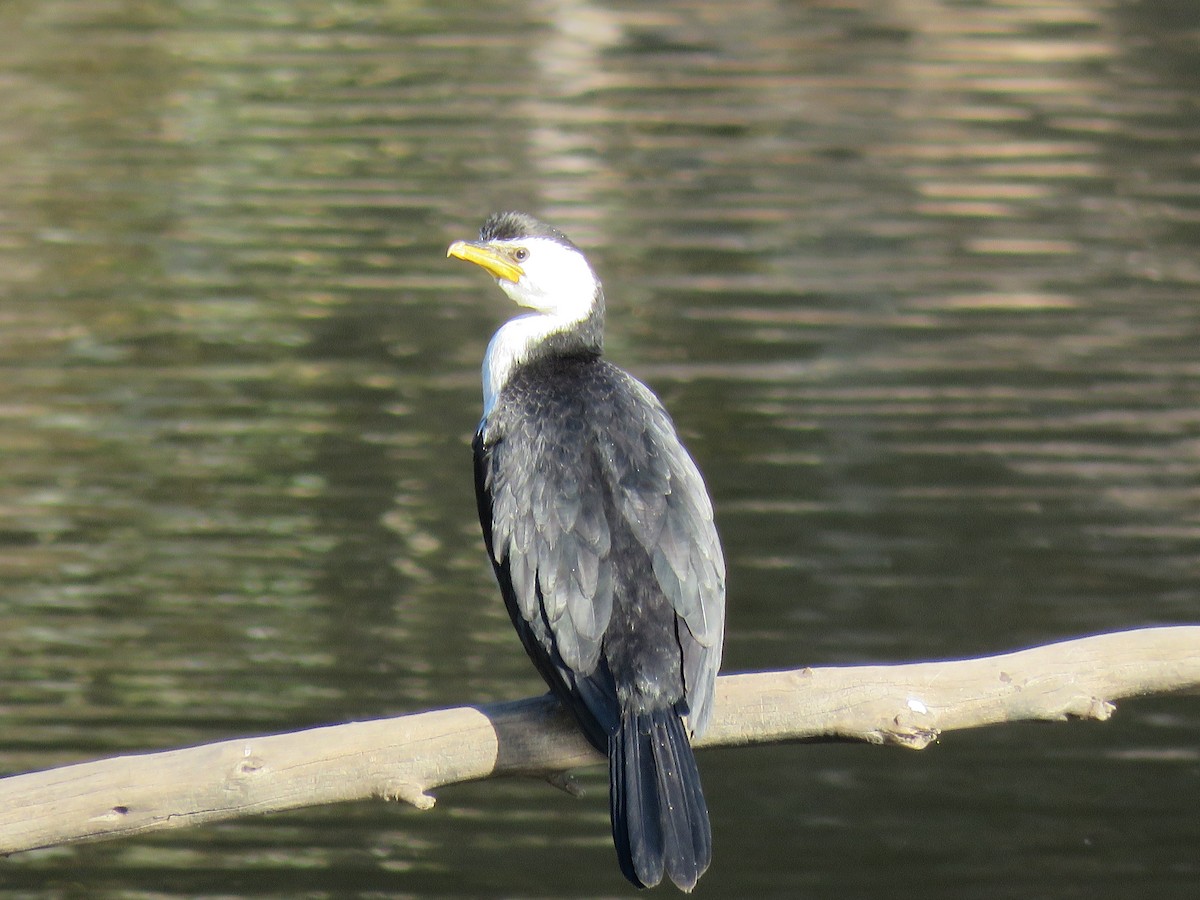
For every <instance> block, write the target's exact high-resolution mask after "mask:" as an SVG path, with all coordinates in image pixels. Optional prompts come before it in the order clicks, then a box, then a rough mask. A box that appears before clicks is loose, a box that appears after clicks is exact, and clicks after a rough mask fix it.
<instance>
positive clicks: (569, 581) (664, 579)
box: [476, 363, 725, 732]
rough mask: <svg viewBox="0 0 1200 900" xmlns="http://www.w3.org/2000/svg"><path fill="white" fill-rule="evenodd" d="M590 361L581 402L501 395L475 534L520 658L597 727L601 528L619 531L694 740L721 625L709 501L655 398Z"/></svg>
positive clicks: (721, 574)
mask: <svg viewBox="0 0 1200 900" xmlns="http://www.w3.org/2000/svg"><path fill="white" fill-rule="evenodd" d="M598 365H599V366H601V367H602V368H600V369H599V370H598V372H599V376H600V377H597V378H593V379H591V380H590V381H589V382H588V384H589V385H590V387H589V390H590V391H591V392H592V393H591V394H590V395H589V394H588V393H587V392H586V391H585V392H583V394H582V395H581V394H580V393H579V392H578V391H568V390H562V391H558V392H554V391H552V390H551V391H542V392H540V393H538V395H537V397H536V404H535V403H533V401H532V400H531V399H530V397H529V396H525V395H522V394H521V393H520V392H512V393H507V392H502V394H501V397H500V399H499V401H498V403H497V406H496V407H495V408H494V409H493V411H492V413H491V414H490V415H489V417H488V419H487V420H485V422H484V423H482V425H481V428H480V432H479V434H478V435H477V437H476V455H477V459H476V464H477V466H478V467H479V468H478V469H477V474H476V478H477V487H478V488H479V490H480V516H481V519H486V520H488V521H485V522H484V532H485V535H486V536H488V540H489V550H490V552H491V554H492V559H493V561H494V562H495V564H496V566H497V570H498V572H499V571H500V570H501V569H502V568H506V570H507V574H508V579H509V581H510V583H511V593H512V595H513V596H512V597H506V600H507V602H509V604H510V609H515V611H516V612H515V613H514V620H516V618H517V617H518V616H519V618H520V619H521V620H523V622H524V625H525V629H526V630H525V631H522V627H521V626H520V625H518V631H522V637H523V639H524V640H526V646H527V649H529V650H530V653H531V654H532V655H534V656H535V658H537V655H538V653H540V654H541V659H540V661H539V663H538V664H539V668H540V669H542V671H543V674H546V675H547V678H548V679H551V683H552V684H555V681H554V680H553V679H555V678H556V679H558V683H559V684H560V685H562V686H564V687H565V688H566V689H567V691H568V693H570V694H571V695H572V696H574V697H576V698H577V702H582V703H583V705H584V706H585V707H587V708H588V709H589V710H590V711H591V712H592V714H593V715H595V716H596V718H597V719H598V720H599V721H601V722H604V721H607V719H606V718H605V717H611V713H612V707H613V704H614V703H615V696H613V694H612V691H613V690H614V689H613V688H612V687H611V684H612V675H611V673H609V672H608V671H607V664H606V663H605V662H604V658H603V643H604V635H605V631H606V629H607V628H608V626H609V623H610V621H611V618H612V612H613V605H614V583H615V582H616V581H617V579H616V578H615V577H614V572H613V568H612V566H613V559H612V557H611V550H612V546H613V543H614V538H613V532H614V529H620V530H622V531H623V532H625V533H627V534H629V535H631V536H632V537H633V539H634V540H636V542H637V545H640V546H641V547H642V548H643V549H644V550H645V551H646V554H647V557H648V559H649V561H650V564H651V567H652V570H653V577H654V580H655V582H657V585H658V588H659V590H661V592H662V595H663V596H664V597H665V598H667V599H668V600H669V602H670V604H671V607H672V608H673V609H674V611H675V614H676V617H677V619H676V626H675V629H674V630H675V632H676V643H677V644H678V652H679V653H680V667H679V669H678V670H677V671H680V672H681V673H682V677H683V690H684V697H683V701H684V705H685V706H686V709H687V712H688V725H689V728H690V729H691V730H693V731H695V732H699V731H700V730H702V729H703V727H704V725H705V724H706V723H707V721H708V718H709V714H710V711H711V706H712V685H713V680H714V678H715V676H716V672H717V669H718V667H719V665H720V657H721V640H722V632H723V628H724V605H725V565H724V559H723V556H722V554H721V546H720V542H719V540H718V537H717V532H716V528H715V526H714V524H713V512H712V504H711V502H710V501H709V498H708V493H707V490H706V488H705V486H704V482H703V479H702V478H701V476H700V473H699V470H698V469H697V468H696V465H695V463H694V462H693V461H692V459H691V457H690V456H689V455H688V453H687V451H686V450H685V449H684V447H683V446H682V444H681V443H680V442H679V439H678V437H677V436H676V433H675V428H674V426H673V424H672V423H671V419H670V417H669V416H668V415H667V413H666V411H665V409H663V407H662V405H661V404H660V403H659V401H658V399H657V398H656V397H655V396H654V395H653V394H652V393H651V392H650V390H649V389H648V388H646V387H645V386H644V385H642V384H641V383H640V382H638V381H637V380H635V379H633V378H632V377H630V376H628V375H626V374H625V373H624V372H621V371H620V370H619V369H616V368H615V367H612V366H608V365H607V364H604V363H600V364H598ZM522 404H524V405H522ZM506 426H508V427H507V428H506ZM501 582H502V584H503V582H504V579H503V577H502V578H501ZM530 641H532V642H533V643H534V644H535V645H536V646H530ZM547 665H548V666H549V669H548V668H547ZM548 672H551V673H552V674H553V678H551V674H548ZM606 684H607V685H609V687H605V686H604V685H606Z"/></svg>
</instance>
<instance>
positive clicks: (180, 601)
mask: <svg viewBox="0 0 1200 900" xmlns="http://www.w3.org/2000/svg"><path fill="white" fill-rule="evenodd" d="M1193 17H1194V15H1193V12H1192V9H1191V6H1190V4H1189V3H1184V2H1177V3H1170V2H1144V3H1137V4H1128V5H1125V6H1121V7H1114V6H1112V5H1111V4H1102V3H1093V2H1075V3H1062V4H1058V5H1049V6H1038V5H1036V4H1035V5H1031V4H1027V3H1021V2H1011V3H1009V2H1002V0H994V2H981V3H976V4H967V5H964V4H956V3H944V2H939V0H918V2H916V3H906V4H874V3H868V2H865V0H864V2H855V0H851V2H845V0H839V2H828V3H826V2H816V3H806V4H798V3H787V2H770V0H762V2H758V0H754V2H751V3H749V4H736V5H734V4H723V3H718V2H715V0H681V2H668V3H663V4H655V5H654V6H653V7H651V6H649V5H645V6H643V5H637V4H633V3H594V2H585V0H547V2H545V3H540V4H518V3H505V4H497V5H496V6H495V7H494V8H491V9H489V10H488V11H487V12H486V13H481V12H480V10H479V9H478V7H477V6H476V5H473V4H449V5H445V4H420V3H404V2H368V0H358V2H354V0H351V2H340V3H328V2H321V3H316V2H311V3H310V2H302V3H290V2H282V0H279V2H271V0H262V2H251V3H242V4H228V3H220V2H186V3H179V4H152V3H143V2H133V0H128V2H115V3H105V2H99V0H74V2H68V0H49V2H37V3H34V2H30V0H10V2H7V3H5V4H4V5H3V6H0V373H2V374H0V574H2V576H3V579H4V584H5V590H4V591H3V594H2V595H0V622H2V623H3V629H2V630H0V722H2V723H3V724H2V725H0V767H2V768H3V770H4V771H5V772H19V771H24V770H29V769H34V768H41V767H45V766H48V765H53V764H57V763H65V762H70V761H76V760H80V759H87V758H93V757H97V756H102V755H105V754H112V753H117V752H124V751H136V750H148V749H157V748H167V747H173V746H178V745H181V744H187V743H195V742H203V741H208V740H217V739H222V738H227V737H230V736H235V735H239V734H255V733H261V732H269V731H277V730H283V729H288V728H298V727H303V726H308V725H314V724H322V723H328V722H337V721H345V720H350V719H357V718H367V717H373V716H382V715H387V714H391V713H396V712H401V711H411V710H419V709H424V708H428V707H431V706H437V705H444V704H455V703H461V702H476V701H486V700H493V699H502V698H512V697H518V696H524V695H528V694H530V693H533V692H538V691H540V690H541V685H540V682H539V680H538V679H537V677H536V676H535V675H534V673H533V671H532V668H531V667H530V665H529V664H528V662H527V661H526V660H525V658H524V654H523V653H522V652H521V651H520V649H519V646H518V644H517V641H516V639H515V637H514V636H513V635H512V634H511V629H510V626H509V624H508V621H507V617H506V615H505V613H504V611H503V609H502V606H501V603H500V601H499V598H498V595H497V592H496V590H495V587H494V585H493V583H492V576H491V573H490V571H489V570H488V568H487V564H486V561H485V559H484V556H483V551H482V546H481V540H480V538H479V535H478V525H477V523H476V521H475V514H474V498H473V495H472V488H471V484H470V474H469V468H470V463H469V446H468V440H469V436H470V433H471V431H472V429H473V427H474V425H475V422H476V420H477V418H478V415H479V403H480V400H479V387H478V382H477V372H478V364H479V360H480V357H481V355H482V352H483V348H484V346H485V344H486V341H487V339H488V337H489V335H490V333H491V331H492V330H493V329H494V328H495V327H496V325H497V324H498V323H499V322H500V321H501V319H502V318H503V317H504V316H505V315H507V314H508V313H509V310H508V309H506V308H505V306H504V302H503V298H502V297H500V295H499V294H498V293H497V292H495V291H494V290H490V289H489V286H488V285H487V284H486V283H482V282H481V281H480V280H479V279H478V278H475V277H471V276H472V273H469V272H466V271H464V270H462V269H460V268H459V267H455V266H450V265H448V264H446V262H445V260H444V252H445V247H446V245H447V244H448V243H449V242H450V240H452V239H454V238H458V237H464V236H469V235H470V233H471V232H472V231H473V230H474V229H475V228H476V227H477V226H478V222H479V221H480V220H481V219H482V217H483V215H484V214H486V212H488V211H490V210H492V209H494V208H507V207H516V208H526V209H529V210H531V211H534V212H537V213H539V214H541V215H543V216H544V217H545V218H548V219H550V220H552V221H554V222H556V223H557V224H559V225H560V226H561V227H563V228H564V229H565V230H566V231H568V233H570V234H571V235H572V236H573V237H574V238H575V239H576V240H577V241H578V242H579V243H580V244H582V245H584V246H585V247H587V248H588V250H589V252H590V253H591V256H592V258H593V260H594V262H595V263H596V265H597V268H598V269H599V270H600V272H601V274H602V277H604V279H605V282H606V286H607V289H608V294H609V298H610V302H609V306H610V337H609V349H610V353H611V355H612V356H613V357H614V358H615V359H617V361H619V362H620V363H621V364H623V365H625V366H627V367H628V368H630V369H631V370H633V371H634V372H635V373H637V374H638V375H640V376H641V377H643V378H645V379H646V380H648V381H649V382H650V383H651V384H652V385H653V386H654V387H655V389H656V390H658V391H659V392H660V394H661V395H662V396H663V398H664V400H665V401H666V402H667V404H668V406H669V407H670V408H671V409H672V411H673V413H674V414H675V417H676V419H677V422H678V423H679V425H680V427H681V429H682V430H683V432H684V433H685V435H686V438H687V440H688V443H689V446H690V447H691V448H692V449H693V451H694V452H695V454H696V456H697V457H698V459H699V460H700V462H701V464H702V467H703V468H704V469H705V471H706V473H707V475H708V480H709V482H710V485H711V487H712V489H713V492H714V495H715V497H716V500H717V503H718V514H719V524H720V525H721V528H722V531H723V535H724V539H725V542H726V545H727V555H728V557H729V563H730V584H731V594H730V617H729V629H728V644H727V651H726V659H727V668H728V669H729V670H736V669H749V668H766V667H773V666H793V665H800V664H822V663H853V662H875V661H887V660H908V659H919V658H935V657H946V656H957V655H965V654H971V653H980V652H987V651H993V650H1001V649H1009V648H1013V647H1016V646H1019V645H1023V644H1027V643H1033V642H1040V641H1047V640H1051V639H1055V638H1059V637H1064V636H1070V635H1077V634H1084V633H1091V632H1097V631H1103V630H1107V629H1116V628H1122V627H1132V626H1138V625H1145V624H1154V623H1171V622H1195V621H1197V620H1198V619H1200V601H1198V593H1197V581H1198V576H1200V487H1198V485H1200V362H1198V360H1200V356H1198V353H1197V347H1200V312H1198V309H1197V305H1196V298H1197V285H1198V284H1200V265H1198V263H1197V259H1198V258H1197V254H1196V250H1195V248H1196V246H1197V240H1198V238H1200V232H1198V231H1197V227H1196V223H1197V221H1200V215H1198V213H1200V200H1198V198H1200V191H1198V189H1197V186H1198V184H1200V171H1198V166H1197V157H1196V154H1195V147H1196V146H1197V138H1198V137H1200V124H1198V123H1200V119H1198V118H1197V116H1196V101H1195V97H1197V96H1200V67H1198V66H1197V63H1196V56H1195V53H1194V49H1195V47H1194V38H1195V29H1194V27H1193V26H1192V24H1191V19H1192V18H1193ZM1198 735H1200V714H1198V713H1197V710H1196V708H1195V704H1194V703H1193V702H1191V701H1189V700H1188V699H1186V698H1181V699H1162V700H1156V701H1153V702H1150V701H1146V702H1140V703H1130V704H1128V705H1126V706H1123V707H1122V709H1121V711H1120V715H1119V716H1118V718H1117V719H1116V720H1115V721H1113V722H1111V723H1108V724H1105V725H1102V726H1100V725H1096V726H1079V725H1076V726H1071V727H1067V726H1064V727H1061V728H1032V727H1025V726H1020V727H1011V728H1005V729H991V730H987V731H983V732H979V733H975V734H964V735H953V736H949V737H948V738H947V739H946V740H945V742H944V745H942V746H939V747H936V748H934V749H932V750H930V751H928V752H926V753H924V754H920V755H914V754H903V753H898V752H896V751H885V750H880V749H873V748H866V747H841V746H839V747H824V746H815V747H780V748H769V749H760V750H753V751H747V750H739V751H720V752H712V753H709V754H705V755H702V757H701V760H700V763H701V765H702V767H703V768H704V774H705V782H706V790H707V793H708V795H709V798H710V802H711V805H712V810H713V825H714V832H715V840H716V859H715V862H714V866H713V869H712V871H711V872H710V873H709V874H708V875H706V877H705V880H704V882H703V885H702V888H701V890H703V891H704V892H705V893H707V894H708V895H710V896H714V897H716V896H730V897H742V896H746V895H748V894H750V893H751V892H753V893H755V894H757V895H761V896H797V895H801V894H803V895H808V896H829V895H833V894H835V893H836V894H838V895H841V896H865V895H872V896H881V895H882V896H888V895H890V894H891V893H892V892H893V891H894V890H895V889H896V885H897V884H904V885H919V886H920V887H919V889H920V893H921V894H922V895H924V896H927V897H946V898H963V897H981V898H982V897H987V898H994V897H1018V896H1019V897H1029V896H1037V897H1056V898H1057V897H1061V898H1068V897H1077V896H1089V897H1128V896H1132V895H1136V896H1153V897H1175V896H1178V897H1190V896H1191V895H1192V894H1193V892H1194V884H1195V882H1196V879H1197V877H1198V876H1200V871H1198V868H1200V867H1198V865H1197V863H1196V861H1195V860H1196V848H1197V846H1198V845H1200V824H1198V820H1197V819H1196V816H1195V812H1194V810H1195V801H1196V797H1197V796H1198V792H1200V756H1198V754H1197V750H1196V747H1197V737H1198ZM581 780H582V782H583V783H584V785H585V786H586V787H587V788H588V789H589V795H588V798H587V799H585V800H584V801H582V802H580V801H577V800H575V799H572V798H570V797H567V796H565V795H560V794H559V793H558V792H555V791H552V790H551V789H549V788H547V787H546V786H544V785H542V784H539V783H530V782H525V781H515V780H514V781H510V782H501V783H487V784H481V785H471V786H463V787H460V788H456V789H453V790H447V791H444V792H443V794H442V795H441V798H440V799H441V802H440V804H439V806H438V807H437V809H436V810H435V811H433V812H431V813H426V814H418V813H415V812H413V811H411V810H407V809H403V808H399V807H397V806H390V805H385V804H382V803H364V804H355V805H351V806H347V807H345V808H334V809H321V810H313V811H306V812H302V813H297V814H292V815H287V816H279V817H271V818H268V819H262V820H253V819H251V820H245V821H241V822H235V823H230V824H227V825H223V826H218V827H212V828H205V829H195V830H189V831H181V832H178V833H173V834H170V835H165V836H162V837H156V838H153V839H148V840H145V841H124V842H117V843H111V844H100V845H95V846H85V847H78V848H66V849H57V850H53V851H45V852H42V853H37V854H25V855H19V856H16V857H12V858H10V859H8V860H5V861H2V863H0V887H2V888H4V889H5V890H6V891H7V892H8V893H9V894H11V895H12V896H31V897H33V896H37V897H42V896H63V897H69V896H113V897H116V896H121V897H143V896H145V897H149V896H189V897H191V896H204V895H212V896H216V895H220V896H268V895H271V896H314V897H316V896H357V895H362V896H367V895H370V896H388V897H404V896H444V897H472V896H483V895H494V896H547V897H549V896H578V897H585V896H586V897H591V896H614V895H621V894H623V893H624V892H625V890H626V888H625V887H624V882H623V881H622V880H621V878H620V876H619V874H618V872H617V871H616V867H615V864H614V861H613V858H612V850H611V847H610V845H609V839H608V837H607V829H608V826H607V821H606V819H607V812H606V801H605V800H604V789H603V784H602V781H601V780H600V777H599V775H598V774H597V773H583V774H582V775H581Z"/></svg>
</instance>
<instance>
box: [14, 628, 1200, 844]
mask: <svg viewBox="0 0 1200 900" xmlns="http://www.w3.org/2000/svg"><path fill="white" fill-rule="evenodd" d="M1197 689H1200V626H1176V627H1164V628H1145V629H1139V630H1135V631H1125V632H1117V633H1113V634H1102V635H1097V636H1095V637H1088V638H1080V639H1077V640H1071V641H1064V642H1062V643H1056V644H1050V645H1047V646H1042V647H1035V648H1033V649H1030V650H1022V651H1019V652H1015V653H1007V654H1004V655H1001V656H991V657H985V658H980V659H967V660H956V661H950V662H923V663H912V664H905V665H886V666H847V667H831V668H819V669H796V670H790V671H779V672H759V673H751V674H742V675H726V676H722V677H721V679H720V681H719V684H718V690H717V702H716V710H715V713H714V715H713V720H712V723H711V725H710V727H709V730H708V732H707V733H706V734H705V735H704V737H703V738H702V739H701V740H699V741H698V742H697V746H700V747H712V746H728V745H744V744H760V743H773V742H783V741H813V740H851V741H865V742H868V743H876V744H884V743H891V744H898V745H901V746H905V747H911V748H916V749H920V748H922V747H925V746H927V745H928V744H929V743H930V742H931V741H933V740H935V739H936V738H937V737H938V735H940V734H942V733H944V732H947V731H954V730H956V729H962V728H974V727H978V726H982V725H991V724H996V723H1000V722H1014V721H1022V720H1031V719H1042V720H1061V719H1066V718H1071V717H1077V718H1092V719H1107V718H1108V717H1109V715H1111V713H1112V711H1113V709H1114V707H1113V703H1112V701H1114V700H1118V699H1121V698H1124V697H1133V696H1139V695H1146V694H1159V693H1168V692H1178V691H1196V690H1197ZM600 761H601V758H600V756H599V755H598V754H597V753H596V752H595V751H594V750H592V748H591V747H590V746H588V744H587V743H586V742H585V741H584V740H583V738H582V737H581V736H580V734H579V732H578V731H577V730H576V728H575V727H574V725H573V723H572V722H571V721H570V719H569V718H568V717H567V715H566V714H565V713H563V712H562V710H561V709H560V708H559V707H558V705H557V703H556V702H555V701H553V700H552V699H550V698H548V697H540V698H534V699H528V700H520V701H516V702H511V703H498V704H492V705H488V706H479V707H458V708H454V709H443V710H436V711H433V712H425V713H417V714H414V715H407V716H400V717H397V718H392V719H380V720H376V721H370V722H356V723H351V724H345V725H335V726H328V727H324V728H313V729H309V730H306V731H300V732H294V733H290V734H279V735H271V736H263V737H248V738H239V739H237V740H229V741H221V742H219V743H215V744H206V745H203V746H199V747H190V748H187V749H183V750H170V751H166V752H160V753H147V754H144V755H137V756H122V757H117V758H114V759H105V760H98V761H95V762H86V763H80V764H77V765H70V766H64V767H62V768H57V769H51V770H48V771H44V772H34V773H30V774H25V775H15V776H11V777H8V778H5V779H0V853H5V854H8V853H14V852H18V851H22V850H31V849H34V848H38V847H49V846H55V845H58V844H64V843H69V842H73V841H81V840H100V839H108V838H116V837H122V836H126V835H134V834H145V833H148V832H152V831H159V830H163V829H167V828H183V827H187V826H190V825H197V824H200V823H203V822H217V821H221V820H226V819H232V818H236V817H239V816H246V815H251V814H254V813H266V812H277V811H280V810H286V809H296V808H299V807H304V806H316V805H321V804H326V803H334V802H338V801H343V800H356V799H362V798H367V797H373V796H374V797H385V798H389V799H399V800H404V801H406V802H408V803H411V804H412V805H414V806H416V807H418V808H421V809H426V808H429V807H431V806H432V805H433V798H432V796H431V795H430V793H429V792H430V791H431V790H433V789H435V788H437V787H440V786H443V785H447V784H454V783H458V782H463V781H471V780H477V779H482V778H489V777H493V776H498V775H508V774H517V773H528V774H540V775H551V774H553V773H559V772H563V771H565V770H568V769H573V768H577V767H580V766H587V765H592V764H595V763H599V762H600Z"/></svg>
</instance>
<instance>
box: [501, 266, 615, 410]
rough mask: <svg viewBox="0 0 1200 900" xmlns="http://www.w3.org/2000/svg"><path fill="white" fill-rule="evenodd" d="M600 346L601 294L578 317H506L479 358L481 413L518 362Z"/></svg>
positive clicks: (591, 350) (594, 351) (540, 314)
mask: <svg viewBox="0 0 1200 900" xmlns="http://www.w3.org/2000/svg"><path fill="white" fill-rule="evenodd" d="M603 349H604V298H603V294H601V293H600V291H599V289H597V293H596V302H595V303H594V304H592V306H591V307H590V308H589V310H588V312H587V313H586V314H585V315H584V316H583V317H582V318H568V317H565V316H561V315H555V314H554V313H543V312H534V313H529V314H527V315H524V316H517V317H516V318H515V319H509V321H507V322H505V323H504V324H503V325H502V326H500V328H499V330H498V331H497V332H496V333H495V334H494V335H492V340H491V342H490V343H489V344H488V348H487V353H486V355H485V356H484V358H483V415H484V417H485V418H486V417H487V416H488V414H489V413H491V411H492V408H493V407H494V406H495V405H496V401H497V400H498V399H499V397H500V392H501V391H503V390H504V386H505V385H506V384H508V382H509V380H510V379H511V378H512V376H513V373H515V372H516V371H517V370H518V369H519V368H521V366H524V365H528V364H529V363H532V362H537V361H538V360H542V359H547V358H550V357H555V356H582V355H596V356H599V355H600V353H601V351H602V350H603Z"/></svg>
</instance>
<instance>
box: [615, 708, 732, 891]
mask: <svg viewBox="0 0 1200 900" xmlns="http://www.w3.org/2000/svg"><path fill="white" fill-rule="evenodd" d="M609 791H610V797H609V801H610V809H611V812H612V827H613V843H614V844H615V845H616V848H617V858H618V860H619V861H620V864H621V871H622V872H624V873H625V877H626V878H628V879H629V880H630V881H631V882H633V883H634V884H635V885H637V886H638V887H653V886H654V885H656V884H658V883H659V882H660V881H661V880H662V876H663V874H664V872H665V873H666V875H667V877H669V878H670V879H671V881H673V882H675V884H676V885H677V886H678V887H680V888H682V889H683V890H685V891H690V890H691V889H692V888H693V887H695V886H696V881H697V880H698V879H699V878H700V876H701V875H702V874H704V870H705V869H707V868H708V864H709V862H710V861H711V860H712V831H711V829H710V826H709V822H708V806H707V804H706V803H705V802H704V792H703V789H702V787H701V784H700V771H699V769H697V768H696V758H695V756H694V755H693V754H692V747H691V744H690V743H689V741H688V738H687V734H686V733H685V732H684V730H683V723H682V722H681V721H680V720H679V716H678V715H677V714H676V713H675V711H674V710H672V709H662V710H655V711H653V712H649V713H642V714H637V715H633V714H628V715H625V716H623V717H622V718H621V724H620V727H619V728H618V729H617V731H616V732H615V733H614V734H613V736H612V738H611V739H610V741H609Z"/></svg>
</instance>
